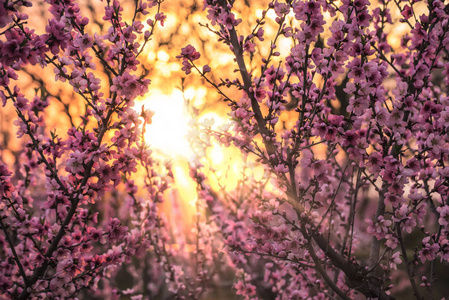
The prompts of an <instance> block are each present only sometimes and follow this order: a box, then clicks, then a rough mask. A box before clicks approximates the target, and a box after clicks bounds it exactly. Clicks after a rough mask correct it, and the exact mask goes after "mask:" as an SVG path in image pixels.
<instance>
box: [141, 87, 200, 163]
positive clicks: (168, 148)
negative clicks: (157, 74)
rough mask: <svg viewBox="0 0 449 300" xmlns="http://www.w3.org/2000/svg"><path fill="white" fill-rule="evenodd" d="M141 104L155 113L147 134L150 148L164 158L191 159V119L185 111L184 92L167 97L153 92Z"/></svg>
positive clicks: (177, 92)
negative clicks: (189, 134)
mask: <svg viewBox="0 0 449 300" xmlns="http://www.w3.org/2000/svg"><path fill="white" fill-rule="evenodd" d="M139 104H140V106H142V105H144V106H145V108H148V109H150V110H152V111H154V112H155V114H154V116H153V118H152V123H151V124H149V125H148V126H147V131H146V134H145V139H146V141H147V143H148V144H149V145H150V147H151V148H152V149H153V150H156V152H158V153H159V154H161V155H163V156H169V157H170V156H183V157H185V158H189V157H191V156H192V154H193V153H192V150H191V148H190V145H189V143H188V140H187V134H188V130H189V122H190V120H191V118H190V116H189V114H188V113H187V111H186V110H185V105H184V97H183V94H182V92H181V91H180V90H175V91H174V92H173V93H172V94H171V95H166V94H163V93H161V92H158V91H153V92H152V93H150V94H149V95H148V96H147V97H146V98H145V99H143V101H141V102H140V103H139ZM138 109H140V107H138Z"/></svg>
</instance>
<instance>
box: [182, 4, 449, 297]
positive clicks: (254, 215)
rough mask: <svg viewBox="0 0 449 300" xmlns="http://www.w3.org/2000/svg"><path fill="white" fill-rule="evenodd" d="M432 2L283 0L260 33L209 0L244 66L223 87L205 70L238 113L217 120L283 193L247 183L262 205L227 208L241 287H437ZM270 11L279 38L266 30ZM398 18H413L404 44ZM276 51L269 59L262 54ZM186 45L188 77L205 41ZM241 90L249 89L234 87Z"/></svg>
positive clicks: (438, 97)
mask: <svg viewBox="0 0 449 300" xmlns="http://www.w3.org/2000/svg"><path fill="white" fill-rule="evenodd" d="M420 2H421V1H415V2H413V4H411V3H402V2H401V1H399V2H398V1H379V5H377V4H376V5H373V3H370V1H368V0H355V1H349V0H344V1H341V2H339V3H336V2H334V1H320V0H318V1H315V0H311V1H277V0H276V1H271V2H270V4H269V5H268V8H267V10H265V11H263V12H262V18H260V17H259V19H257V21H256V22H255V23H254V24H253V25H254V26H253V28H250V30H249V32H248V29H247V28H245V27H243V26H242V24H243V23H244V22H242V20H241V19H237V18H236V15H237V14H236V13H235V12H236V11H237V8H236V7H234V1H218V0H206V1H204V8H205V9H206V10H207V12H208V15H207V17H208V19H209V21H210V25H209V26H205V27H206V28H208V29H209V30H210V31H211V33H213V34H215V35H216V36H217V38H218V40H219V41H221V42H222V43H224V44H225V45H226V46H227V47H228V48H229V50H230V52H231V53H232V54H233V55H234V58H235V59H234V62H235V64H236V67H237V68H236V69H237V71H238V75H239V77H238V78H231V79H229V78H227V79H223V78H222V79H221V82H220V83H214V82H213V80H212V79H209V78H208V77H207V76H208V75H207V74H205V73H203V72H201V71H199V74H200V75H201V76H202V77H203V78H205V79H206V80H207V81H208V82H209V83H211V84H212V86H213V87H214V88H215V89H217V91H218V93H219V94H220V95H222V96H223V98H224V99H223V100H224V101H225V102H227V103H228V105H229V106H230V108H231V111H230V113H229V115H230V116H231V118H232V119H233V121H234V123H233V124H234V125H233V128H232V130H227V131H224V132H223V131H222V132H220V131H215V130H212V129H211V128H210V127H206V128H205V130H206V131H207V132H208V133H209V135H212V136H215V137H216V139H217V140H218V141H220V142H222V143H223V144H224V145H225V146H229V145H230V144H233V145H235V146H236V147H239V148H240V149H241V150H242V151H243V152H244V153H252V155H254V156H255V157H256V158H257V159H258V161H260V162H261V163H262V164H263V165H264V166H265V169H266V170H267V172H268V173H269V174H271V178H272V181H273V184H274V186H275V188H276V191H277V192H276V193H265V194H264V193H263V192H257V191H255V194H252V192H248V194H247V196H246V199H251V202H250V200H247V201H248V202H244V203H240V204H239V205H240V206H241V207H239V206H237V207H235V208H234V209H232V208H229V207H228V208H227V210H228V211H229V212H228V213H227V214H226V216H225V217H223V216H218V215H215V216H214V217H215V218H216V219H217V222H218V224H221V226H222V232H223V234H224V237H225V243H226V245H227V249H228V252H229V253H230V255H231V257H233V259H235V263H236V264H237V265H239V266H240V267H241V268H242V269H243V271H242V272H243V273H242V274H243V275H242V276H241V277H240V279H241V280H240V281H239V282H238V283H237V284H236V286H235V288H236V292H237V294H239V295H244V296H245V298H246V299H253V298H255V297H256V296H259V297H261V298H263V296H262V295H264V293H265V292H266V290H267V289H268V290H270V292H271V293H273V295H275V296H273V298H274V297H276V298H277V299H303V298H311V297H313V298H314V299H315V298H316V299H322V298H327V297H329V298H331V297H332V296H333V295H338V296H339V297H340V298H343V299H348V298H350V297H351V296H352V295H354V296H355V295H356V294H357V293H360V294H362V295H364V296H365V297H368V298H372V297H375V298H376V297H377V298H379V299H392V298H393V297H394V293H396V292H398V291H399V290H398V289H395V288H394V287H393V286H392V283H393V282H394V280H398V279H401V280H403V281H404V282H405V286H407V287H406V289H408V292H410V294H411V295H415V297H416V298H417V299H421V298H422V297H423V295H426V293H428V295H430V297H433V295H435V293H434V291H435V290H436V289H437V288H436V287H435V286H436V277H437V276H438V275H437V274H436V273H435V266H436V265H437V264H441V265H443V266H447V263H448V262H449V260H448V258H449V255H448V239H449V236H448V234H449V231H448V221H447V220H448V215H449V210H448V201H449V198H448V194H449V190H448V189H449V181H448V176H447V170H448V163H449V152H448V149H449V147H448V145H449V138H448V137H449V136H448V126H449V123H448V122H447V112H448V111H449V102H448V94H447V84H448V81H447V78H446V77H447V74H448V72H447V70H448V65H449V62H448V56H447V51H448V50H449V43H448V41H449V11H448V9H447V5H445V4H444V3H443V2H442V1H429V2H426V6H427V10H425V9H424V10H421V11H420V15H418V14H417V11H418V9H417V7H418V5H419V4H420ZM269 10H273V11H274V15H275V17H273V18H274V20H273V21H274V23H275V24H276V26H277V28H278V30H277V33H276V35H275V36H274V37H273V36H271V37H267V34H265V32H266V31H264V29H263V28H264V25H265V24H266V23H267V22H268V21H269V20H268V19H269V18H268V17H267V16H269V14H268V13H267V12H268V11H269ZM326 14H327V15H330V16H331V19H329V20H327V19H326V20H325V15H326ZM397 14H399V15H400V16H401V17H400V18H399V19H398V20H397V21H396V20H395V18H397V17H396V15H397ZM395 22H401V23H404V24H406V26H408V33H407V34H405V35H404V36H402V37H401V41H400V44H399V45H392V44H390V43H391V39H389V36H391V35H393V34H394V32H392V31H391V30H390V29H389V28H394V26H395V24H396V23H395ZM275 32H276V31H275ZM265 40H269V42H270V44H269V45H267V44H265V43H264V41H265ZM281 40H282V41H289V42H290V45H291V48H290V50H289V51H287V52H286V51H281V49H279V50H278V49H277V48H278V45H280V43H281V42H280V41H281ZM285 44H286V43H283V45H285ZM263 47H265V49H267V48H268V47H269V48H268V49H270V51H269V52H268V55H266V54H262V53H256V55H255V49H261V48H263ZM282 50H283V49H282ZM182 51H183V52H182V53H183V54H182V55H181V57H182V58H183V60H184V61H187V62H185V65H187V64H189V68H188V69H184V70H185V71H186V74H189V73H190V69H191V68H193V67H196V63H197V62H194V60H193V59H190V58H189V56H186V55H184V53H186V52H189V53H196V50H194V49H192V46H191V45H189V46H187V47H186V48H184V49H183V50H182ZM263 53H266V52H263ZM257 54H258V55H257ZM196 59H199V55H198V58H196ZM196 59H195V60H196ZM255 60H258V62H257V63H256V64H254V61H255ZM248 61H251V63H248ZM197 69H198V68H197ZM198 70H199V69H198ZM437 74H443V78H438V75H437ZM229 87H236V88H238V89H239V90H241V91H242V97H241V98H240V99H238V100H234V99H232V97H227V96H226V91H225V88H229ZM336 102H337V103H338V105H335V103H336ZM281 120H283V121H281ZM286 120H287V121H286ZM262 191H264V189H262ZM210 194H213V193H212V192H211V193H210ZM216 202H217V203H220V200H219V199H216V200H215V201H213V205H212V204H211V207H210V209H211V211H212V213H213V212H215V211H220V214H221V215H222V214H223V211H225V209H224V208H220V209H217V208H215V206H216V205H218V204H217V203H216ZM220 205H223V204H220ZM233 210H234V211H233ZM238 216H240V217H238ZM230 220H232V221H230ZM412 249H414V250H413V251H412ZM411 252H414V253H411ZM252 259H259V260H258V263H256V264H252V263H251V260H252ZM239 262H240V263H241V264H239ZM261 268H262V270H263V273H264V279H263V281H262V282H263V283H261V281H260V280H259V279H258V278H257V276H258V274H260V269H261ZM440 275H441V276H444V275H442V274H440ZM443 294H444V293H443ZM312 295H313V296H312ZM424 297H427V296H424Z"/></svg>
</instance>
